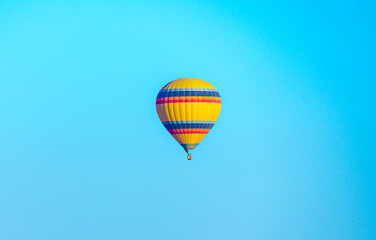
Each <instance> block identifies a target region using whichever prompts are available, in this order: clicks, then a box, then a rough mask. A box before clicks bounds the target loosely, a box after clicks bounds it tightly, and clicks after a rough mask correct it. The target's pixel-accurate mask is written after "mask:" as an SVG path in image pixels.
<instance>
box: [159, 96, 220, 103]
mask: <svg viewBox="0 0 376 240" xmlns="http://www.w3.org/2000/svg"><path fill="white" fill-rule="evenodd" d="M183 102H210V103H222V101H221V99H185V98H184V97H182V98H180V99H176V98H175V99H169V98H158V99H157V104H164V103H183Z"/></svg>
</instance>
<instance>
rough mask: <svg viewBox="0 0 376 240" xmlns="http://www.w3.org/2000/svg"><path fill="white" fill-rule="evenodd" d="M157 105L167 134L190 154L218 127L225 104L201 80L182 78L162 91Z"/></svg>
mask: <svg viewBox="0 0 376 240" xmlns="http://www.w3.org/2000/svg"><path fill="white" fill-rule="evenodd" d="M156 105H157V112H158V116H159V119H160V120H161V121H162V123H163V125H164V126H165V128H166V129H167V131H168V132H169V133H170V134H171V135H172V136H173V137H174V138H175V139H176V141H178V142H179V143H180V145H181V146H182V147H183V148H184V150H185V151H186V152H187V153H188V152H189V150H190V149H194V148H195V147H196V146H197V145H198V144H199V143H200V142H201V140H202V139H203V138H204V137H205V136H206V134H208V132H209V131H210V129H211V128H212V127H213V126H214V124H215V122H216V121H217V119H218V117H219V114H220V112H221V106H222V101H221V96H220V95H219V92H218V91H217V89H216V88H215V87H214V86H213V85H211V84H210V83H208V82H206V81H204V80H201V79H198V78H179V79H177V80H175V81H172V82H169V83H168V84H166V85H165V86H164V87H163V88H162V89H161V90H160V91H159V93H158V96H157V103H156ZM188 156H189V157H188V159H190V158H191V157H190V154H189V155H188Z"/></svg>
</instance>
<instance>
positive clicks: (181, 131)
mask: <svg viewBox="0 0 376 240" xmlns="http://www.w3.org/2000/svg"><path fill="white" fill-rule="evenodd" d="M209 131H210V129H193V128H191V129H170V130H168V132H169V133H170V134H195V133H196V134H206V133H208V132H209Z"/></svg>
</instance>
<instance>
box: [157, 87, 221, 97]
mask: <svg viewBox="0 0 376 240" xmlns="http://www.w3.org/2000/svg"><path fill="white" fill-rule="evenodd" d="M171 90H176V89H165V90H161V91H160V92H159V93H158V96H157V98H163V97H221V95H219V92H218V91H217V90H216V89H210V90H211V91H206V90H204V91H202V90H196V89H195V90H188V89H179V91H171Z"/></svg>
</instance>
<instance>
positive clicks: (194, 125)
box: [163, 123, 214, 130]
mask: <svg viewBox="0 0 376 240" xmlns="http://www.w3.org/2000/svg"><path fill="white" fill-rule="evenodd" d="M163 125H164V126H165V128H166V129H167V130H170V129H189V128H202V129H212V127H213V126H214V123H183V124H182V123H178V124H163Z"/></svg>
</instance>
